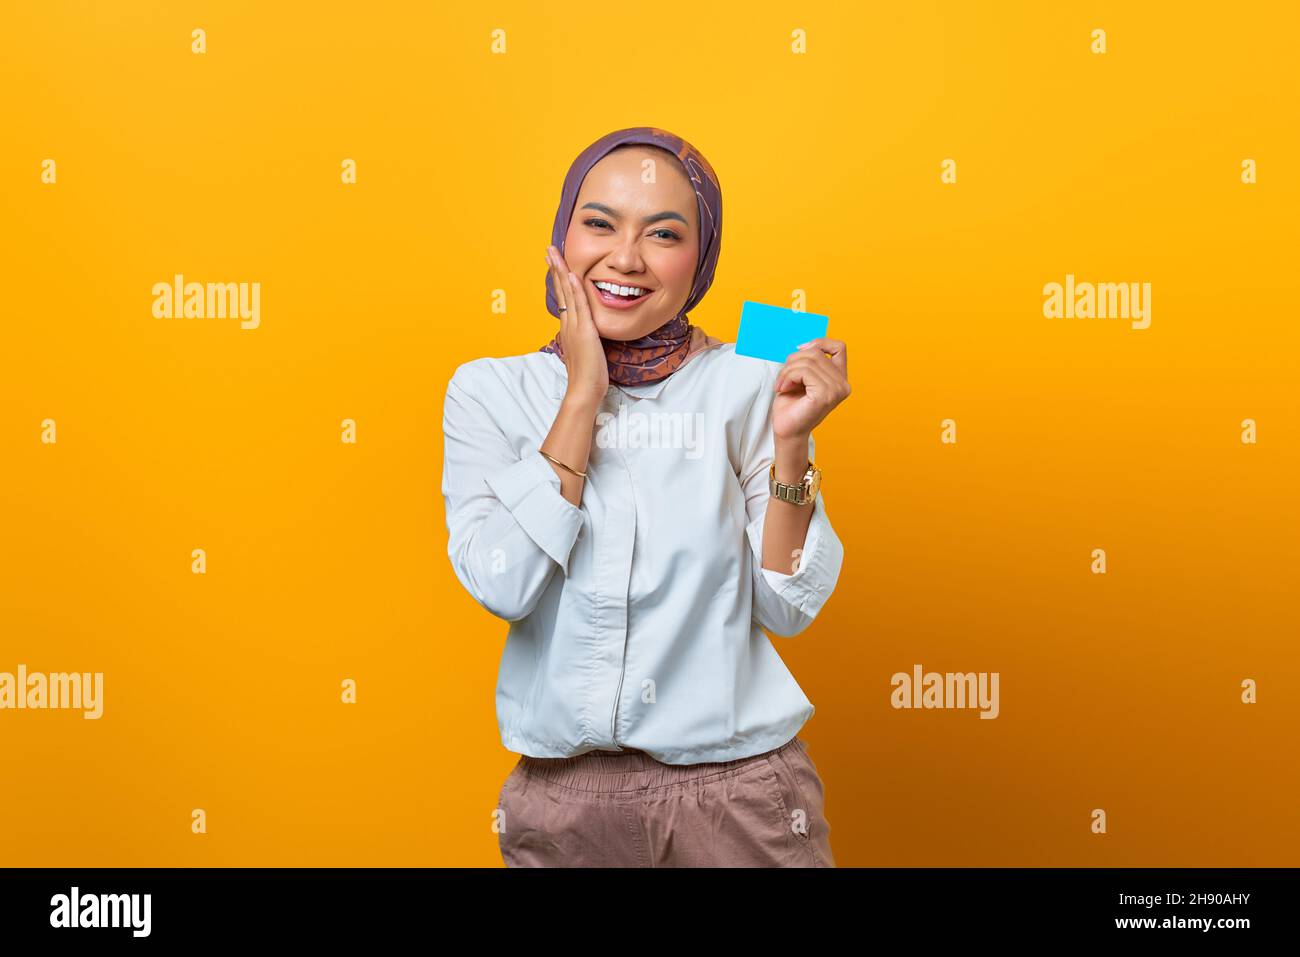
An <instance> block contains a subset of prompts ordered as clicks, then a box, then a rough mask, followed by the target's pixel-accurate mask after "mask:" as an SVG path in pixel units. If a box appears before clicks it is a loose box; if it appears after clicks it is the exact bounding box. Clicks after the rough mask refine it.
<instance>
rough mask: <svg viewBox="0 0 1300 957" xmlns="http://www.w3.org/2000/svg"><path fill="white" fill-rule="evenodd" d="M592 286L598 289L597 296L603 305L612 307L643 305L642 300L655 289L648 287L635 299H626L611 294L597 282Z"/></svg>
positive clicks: (623, 307)
mask: <svg viewBox="0 0 1300 957" xmlns="http://www.w3.org/2000/svg"><path fill="white" fill-rule="evenodd" d="M591 288H592V289H594V290H596V298H598V299H599V300H600V301H601V303H602V304H603V305H606V306H609V308H611V309H635V308H636V307H637V306H639V305H641V303H642V301H644V300H645V298H646V297H647V296H649V295H650V293H651V292H653V291H654V290H653V289H648V290H646V291H645V292H643V293H641V295H639V296H637V297H636V298H635V299H624V298H623V297H622V296H611V295H610V294H609V293H607V292H606V291H605V290H603V289H601V288H600V287H599V286H597V285H596V284H595V282H593V283H592V284H591Z"/></svg>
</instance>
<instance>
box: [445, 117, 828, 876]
mask: <svg viewBox="0 0 1300 957" xmlns="http://www.w3.org/2000/svg"><path fill="white" fill-rule="evenodd" d="M721 225H722V194H721V190H720V188H719V186H718V182H717V177H716V176H715V174H714V172H713V169H712V167H711V166H710V165H709V164H708V163H707V162H706V161H705V160H704V157H703V156H701V155H700V154H699V152H698V151H697V150H695V149H694V148H693V147H692V146H691V145H690V144H689V143H686V142H685V141H684V140H682V139H680V138H679V137H676V136H674V135H673V134H671V133H667V132H665V131H664V130H658V129H653V128H648V127H638V128H634V129H628V130H619V131H617V132H614V133H610V134H609V135H607V136H604V137H602V138H601V139H600V140H598V141H597V142H596V143H594V144H592V146H590V147H588V148H587V149H586V150H585V151H584V152H583V153H582V154H580V155H579V157H578V159H577V160H575V161H574V163H573V165H572V166H571V167H570V169H569V172H568V175H567V176H566V178H565V183H564V188H563V190H562V192H561V197H560V206H559V209H558V210H557V212H556V217H555V223H554V227H553V230H552V242H551V245H550V246H549V247H548V249H547V263H548V266H549V269H548V273H547V277H546V280H547V281H546V306H547V309H548V311H549V312H550V313H551V315H553V316H555V317H556V318H557V319H559V324H560V328H559V330H558V331H557V332H556V334H555V336H554V338H552V339H551V341H550V342H549V343H548V344H547V345H545V346H543V347H542V348H541V349H539V350H538V351H537V352H533V353H527V354H525V355H521V356H507V357H504V358H497V357H484V358H479V359H473V360H471V361H468V362H465V363H464V364H462V365H461V366H459V367H458V368H457V369H456V372H455V374H454V375H453V376H452V378H451V381H450V382H449V383H448V385H447V397H446V403H445V405H444V411H443V432H444V435H445V438H446V453H445V457H444V464H443V484H442V491H443V495H444V497H445V499H446V504H447V528H448V531H449V538H448V545H447V550H448V555H449V556H450V558H451V561H452V567H453V569H454V570H455V572H456V576H457V577H458V579H459V580H460V582H461V583H462V584H463V585H464V586H465V588H466V590H468V591H469V593H470V594H471V595H472V596H473V597H474V599H475V600H476V601H477V602H478V603H479V604H480V605H481V606H482V607H483V608H484V609H486V610H487V611H489V612H490V613H492V614H494V615H496V616H497V617H499V618H501V619H503V620H505V621H507V622H509V624H510V627H509V631H508V633H507V635H506V642H505V649H504V651H503V652H502V657H501V668H500V672H499V674H498V679H497V723H498V726H499V730H500V733H501V741H502V743H503V744H504V745H505V747H507V748H508V749H509V750H511V751H514V752H517V753H518V754H519V755H520V757H519V760H518V762H517V763H516V765H515V767H514V769H513V770H512V771H511V773H510V775H509V777H508V778H507V779H506V782H505V786H504V787H503V788H502V790H501V799H500V808H499V809H498V814H499V821H500V827H499V828H498V833H499V835H500V845H501V854H502V858H503V859H504V860H505V861H506V863H507V864H509V865H511V866H627V865H632V866H648V867H674V866H792V867H827V866H832V867H833V866H834V858H833V857H832V855H831V849H830V842H829V830H830V824H829V823H828V822H827V820H826V817H825V813H824V804H823V789H822V782H821V778H820V776H819V775H818V772H817V768H816V766H815V765H814V764H813V763H812V759H811V758H810V757H809V756H808V753H807V745H806V744H805V742H804V741H802V740H801V739H800V738H799V737H798V732H799V730H800V729H801V728H802V727H803V725H804V724H805V723H806V722H807V721H808V719H809V718H810V717H812V714H813V706H812V703H811V702H810V701H809V700H808V698H807V697H806V696H805V695H804V693H803V691H802V689H801V688H800V687H799V685H798V683H797V682H796V681H795V680H794V677H793V676H792V675H791V674H790V671H789V669H787V668H786V666H785V664H784V663H783V662H782V660H781V657H780V655H778V654H777V653H776V649H775V648H774V646H773V644H772V641H771V639H770V638H769V637H768V636H767V635H766V634H764V631H765V630H766V631H768V632H771V633H773V634H776V635H782V636H787V637H792V636H794V635H797V634H800V633H801V632H803V631H804V630H805V629H807V628H808V627H809V626H810V625H811V624H812V623H813V621H814V620H815V618H816V617H817V615H818V612H819V611H820V610H821V608H822V607H823V605H824V604H825V603H826V601H827V599H829V598H830V595H831V592H832V591H833V590H834V588H835V584H836V581H837V580H838V578H839V573H840V567H841V565H842V563H843V558H844V549H843V546H842V545H841V543H840V540H839V538H838V537H837V536H836V534H835V531H834V529H833V528H832V527H831V524H830V519H829V518H828V517H827V514H826V506H825V503H824V501H823V499H822V494H821V491H820V483H819V475H820V473H819V471H818V470H817V468H816V467H815V466H814V465H813V464H812V457H813V452H814V446H813V439H812V429H813V427H814V426H816V425H817V424H818V423H819V422H821V421H822V419H824V418H825V416H826V415H827V414H828V413H829V412H830V411H831V409H832V408H834V407H835V406H836V405H837V404H838V403H839V402H840V401H842V400H843V399H844V398H845V397H846V396H847V395H848V382H847V354H846V351H845V348H844V344H843V343H842V342H838V341H837V340H832V339H818V340H814V341H813V342H811V343H806V344H805V345H806V346H807V348H805V349H801V350H800V351H799V352H797V353H794V354H792V355H791V356H790V357H789V358H788V359H787V360H786V362H785V364H784V365H779V364H778V363H775V362H767V361H765V360H761V359H752V358H749V357H746V356H737V355H736V354H735V347H734V343H729V342H722V341H720V340H718V339H715V338H713V337H712V336H709V335H707V334H706V333H705V332H704V331H703V329H701V328H699V327H698V326H696V325H694V324H692V323H691V322H690V321H689V319H688V313H689V312H690V311H691V310H692V309H694V308H695V306H696V304H697V303H699V301H700V300H701V298H702V297H703V296H704V294H705V292H706V291H707V290H708V289H709V286H710V285H711V283H712V281H713V274H714V269H715V267H716V265H717V261H718V251H719V249H720V242H721Z"/></svg>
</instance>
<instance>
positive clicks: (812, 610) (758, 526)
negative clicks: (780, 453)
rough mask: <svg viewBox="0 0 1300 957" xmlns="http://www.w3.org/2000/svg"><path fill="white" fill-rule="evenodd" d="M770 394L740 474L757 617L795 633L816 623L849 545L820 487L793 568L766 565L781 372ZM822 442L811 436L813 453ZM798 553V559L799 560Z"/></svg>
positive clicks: (749, 436)
mask: <svg viewBox="0 0 1300 957" xmlns="http://www.w3.org/2000/svg"><path fill="white" fill-rule="evenodd" d="M764 382H765V392H766V395H760V396H756V397H755V401H754V405H753V406H752V407H751V409H750V411H749V418H748V419H747V421H746V424H745V432H744V435H743V441H744V448H743V450H742V456H741V460H742V463H743V465H742V469H741V474H740V475H739V478H740V480H741V485H742V487H743V488H744V490H745V511H746V516H747V518H748V519H749V523H748V525H747V526H746V528H745V535H746V538H747V539H748V545H749V551H750V559H751V561H750V569H751V572H752V578H753V592H754V601H753V614H754V620H755V621H756V622H758V624H759V625H761V626H762V627H763V628H766V629H767V630H768V631H770V632H772V633H773V634H775V635H780V636H782V637H786V638H789V637H793V636H795V635H797V634H799V633H800V632H801V631H803V630H804V629H805V628H807V627H808V626H809V625H810V624H812V622H813V620H814V619H815V618H816V617H817V613H818V612H820V611H821V609H822V606H823V605H824V604H826V600H827V599H828V598H830V596H831V593H832V592H833V591H834V590H835V585H836V582H838V581H839V577H840V569H841V567H842V566H843V564H844V545H843V543H841V541H840V539H839V536H838V535H836V534H835V529H834V528H833V527H832V526H831V522H830V518H829V517H828V516H827V514H826V503H825V501H824V499H823V496H822V493H821V492H820V491H819V492H818V493H817V497H816V498H815V499H813V502H812V505H810V506H804V507H805V508H811V509H812V516H811V518H810V519H809V522H808V533H807V535H806V536H805V537H804V544H803V548H802V549H801V550H800V552H799V553H798V555H797V556H791V570H790V573H789V574H785V573H782V572H777V571H772V570H771V569H768V568H764V567H763V527H764V522H765V519H766V518H767V503H768V502H769V501H770V499H771V492H770V489H769V486H768V473H769V470H770V469H771V467H772V462H773V458H774V454H775V445H774V442H773V439H772V400H773V398H774V394H773V392H772V389H773V388H774V387H775V384H776V376H775V372H773V374H772V375H769V376H767V377H766V378H765V379H764ZM816 449H817V445H816V442H815V441H814V440H813V438H812V437H811V436H809V438H808V458H809V459H810V460H814V461H815V460H816ZM796 559H797V561H796Z"/></svg>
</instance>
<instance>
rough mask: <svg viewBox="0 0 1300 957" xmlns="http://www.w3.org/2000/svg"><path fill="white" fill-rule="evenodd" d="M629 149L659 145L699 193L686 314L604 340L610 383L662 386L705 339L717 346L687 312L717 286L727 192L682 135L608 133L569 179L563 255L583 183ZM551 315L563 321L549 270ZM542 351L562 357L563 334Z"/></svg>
mask: <svg viewBox="0 0 1300 957" xmlns="http://www.w3.org/2000/svg"><path fill="white" fill-rule="evenodd" d="M627 145H644V146H658V147H661V148H663V149H666V150H668V151H669V152H670V153H672V154H673V155H674V156H676V157H677V159H678V160H680V161H681V164H682V166H683V167H684V168H685V169H686V175H687V176H688V177H689V179H690V181H691V186H692V187H693V188H694V190H695V202H696V205H697V207H698V209H699V222H700V254H699V259H698V261H697V262H696V265H695V282H694V284H693V285H692V287H691V294H690V295H689V296H688V297H687V299H686V304H685V305H684V306H683V307H682V311H681V312H680V313H679V314H678V315H677V316H676V317H674V318H673V319H670V320H668V322H666V323H664V324H663V325H662V326H660V327H659V328H658V329H655V330H654V331H652V332H650V333H647V334H646V335H644V336H642V337H641V338H639V339H630V340H626V341H623V340H618V339H606V338H605V337H604V336H601V337H600V341H601V343H602V344H603V345H604V347H605V357H606V359H607V360H608V362H609V381H610V382H613V383H616V384H618V385H639V384H641V383H646V382H657V381H659V380H660V379H663V378H666V377H668V376H670V375H672V374H673V373H674V372H676V371H677V369H678V368H680V367H681V365H682V363H684V362H685V361H686V359H687V357H688V356H689V355H691V353H692V343H695V344H696V345H697V346H698V344H699V343H700V341H701V340H704V341H706V342H710V343H716V342H717V340H716V339H712V337H709V336H706V335H705V334H704V331H703V330H702V329H700V328H699V327H698V326H693V325H692V324H691V322H690V320H689V319H688V317H687V313H689V312H690V311H691V310H692V309H694V308H695V305H696V303H698V302H699V301H700V300H701V299H703V298H704V294H705V293H706V292H707V291H708V289H709V286H710V285H712V284H713V273H714V271H715V270H716V269H717V265H718V252H719V250H720V249H721V246H722V189H721V187H720V186H719V185H718V178H717V176H716V175H715V174H714V172H713V167H712V166H710V165H709V161H708V160H706V159H705V158H704V156H703V155H702V154H701V153H700V152H699V150H697V149H696V148H695V147H693V146H692V145H691V144H690V143H688V142H686V141H685V140H684V139H682V138H681V137H680V136H677V135H675V134H673V133H669V132H668V131H667V130H660V129H656V128H654V127H652V126H635V127H631V128H629V129H625V130H615V131H614V132H613V133H607V134H606V135H605V136H602V137H601V138H600V139H598V140H596V142H594V143H592V144H591V145H590V146H588V147H587V148H586V149H585V150H583V151H582V153H581V154H580V155H579V156H578V158H577V159H575V160H574V161H573V165H572V166H570V167H569V172H568V175H567V176H565V178H564V188H563V190H562V191H561V192H560V208H559V209H558V210H556V213H555V224H554V225H553V226H552V227H551V242H552V244H553V245H554V246H555V248H556V249H558V250H560V252H561V253H563V252H564V240H565V237H566V236H567V235H568V231H569V221H570V220H571V219H572V218H573V207H574V206H575V205H576V203H577V201H578V191H579V190H580V189H581V188H582V181H583V180H584V179H586V177H587V173H588V172H590V170H591V168H592V167H593V166H595V165H596V163H597V162H599V161H600V160H601V159H602V158H603V157H604V156H605V155H606V154H608V153H609V152H611V151H612V150H614V149H616V148H617V147H620V146H627ZM546 311H547V312H549V313H550V314H551V315H552V316H554V317H555V318H557V319H558V318H560V306H559V301H558V300H557V299H556V298H555V290H554V289H552V288H551V274H550V271H549V270H548V271H547V274H546ZM539 351H540V352H553V353H555V355H557V356H559V357H560V358H563V356H564V353H563V351H562V348H561V345H560V341H559V335H558V333H557V335H556V337H555V338H553V339H551V341H550V342H548V343H547V344H546V345H544V346H542V348H541V349H540V350H539Z"/></svg>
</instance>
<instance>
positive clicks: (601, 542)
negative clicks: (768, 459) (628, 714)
mask: <svg viewBox="0 0 1300 957" xmlns="http://www.w3.org/2000/svg"><path fill="white" fill-rule="evenodd" d="M626 403H627V397H626V396H625V395H624V394H623V393H622V392H621V391H619V390H618V389H616V388H614V387H612V386H611V387H610V390H609V393H608V394H607V396H606V399H605V404H604V405H603V406H602V411H605V412H609V413H611V414H612V415H614V416H615V418H614V419H613V420H610V422H609V431H608V433H607V434H608V435H609V436H610V437H611V438H612V441H611V442H609V443H608V444H607V445H605V446H604V447H601V448H600V449H599V452H598V454H597V455H593V456H591V460H592V462H598V464H597V468H596V469H595V474H593V475H591V476H589V481H590V480H591V479H592V478H594V479H595V480H596V481H597V482H598V483H599V485H598V486H597V487H598V488H599V489H600V492H601V500H602V501H603V502H604V505H605V514H604V521H603V522H602V523H601V525H600V527H599V528H596V529H593V539H594V542H593V544H594V546H595V547H594V553H593V566H594V569H595V572H594V574H595V584H594V587H593V589H592V591H593V620H594V623H595V628H594V632H593V639H592V646H591V654H592V656H593V668H592V672H593V673H594V674H595V675H596V676H598V677H597V680H596V682H595V683H594V685H593V687H592V688H591V693H590V701H591V702H592V709H591V713H592V715H593V718H592V724H593V727H592V729H591V730H592V735H593V737H594V738H595V739H596V740H597V741H599V742H601V744H602V745H604V746H606V747H609V748H618V747H619V744H618V706H619V700H620V698H621V697H622V690H623V676H624V666H625V661H626V655H627V631H628V591H629V588H630V586H631V582H632V550H633V547H634V546H635V544H636V496H635V494H634V487H633V483H632V471H631V466H630V463H629V462H628V459H627V451H626V448H625V447H624V445H623V441H622V433H621V431H620V425H621V422H620V419H621V416H620V412H621V411H622V410H624V409H625V404H626ZM599 434H600V426H599V425H597V431H596V435H599ZM592 441H593V443H594V442H596V441H597V439H596V437H595V436H593V439H592ZM589 468H590V466H589Z"/></svg>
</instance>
